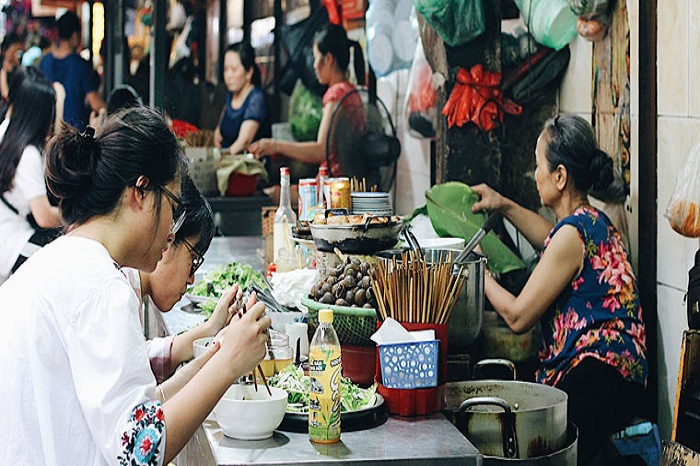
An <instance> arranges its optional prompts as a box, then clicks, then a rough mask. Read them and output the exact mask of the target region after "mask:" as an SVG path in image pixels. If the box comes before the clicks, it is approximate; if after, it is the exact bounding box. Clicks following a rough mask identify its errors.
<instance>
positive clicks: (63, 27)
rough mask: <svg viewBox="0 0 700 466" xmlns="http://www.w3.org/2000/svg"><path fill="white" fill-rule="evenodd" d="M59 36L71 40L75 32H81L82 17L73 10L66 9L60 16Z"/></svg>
mask: <svg viewBox="0 0 700 466" xmlns="http://www.w3.org/2000/svg"><path fill="white" fill-rule="evenodd" d="M57 24H58V38H59V39H61V40H70V38H71V37H73V34H74V33H76V32H77V33H78V34H80V29H81V28H80V18H78V15H76V14H75V13H73V12H72V11H66V12H65V13H63V15H61V17H60V18H58V22H57Z"/></svg>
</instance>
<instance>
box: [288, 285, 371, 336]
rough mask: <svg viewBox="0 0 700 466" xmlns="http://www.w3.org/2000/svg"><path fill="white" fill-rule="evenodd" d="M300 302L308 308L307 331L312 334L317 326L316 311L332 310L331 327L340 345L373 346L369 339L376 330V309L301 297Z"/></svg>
mask: <svg viewBox="0 0 700 466" xmlns="http://www.w3.org/2000/svg"><path fill="white" fill-rule="evenodd" d="M301 304H303V305H304V306H306V307H307V308H308V309H309V333H310V334H311V335H313V332H315V331H316V327H317V326H318V311H319V310H321V309H331V310H332V311H333V328H335V332H336V333H337V334H338V340H340V344H341V345H350V346H373V345H374V342H373V341H372V340H370V339H369V337H371V336H372V334H373V333H374V332H376V331H377V311H376V310H374V309H368V308H364V307H348V306H334V305H331V304H323V303H319V302H318V301H313V300H311V299H309V298H307V297H304V298H302V300H301Z"/></svg>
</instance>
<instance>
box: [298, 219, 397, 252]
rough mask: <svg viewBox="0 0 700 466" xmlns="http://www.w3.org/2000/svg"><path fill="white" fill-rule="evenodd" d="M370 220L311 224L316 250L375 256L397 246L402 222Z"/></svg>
mask: <svg viewBox="0 0 700 466" xmlns="http://www.w3.org/2000/svg"><path fill="white" fill-rule="evenodd" d="M371 219H372V218H368V219H367V221H366V222H365V223H355V224H348V225H322V224H316V223H315V222H311V223H310V224H309V226H310V227H311V236H313V238H314V243H315V244H316V249H318V250H319V251H324V252H333V251H334V250H335V248H338V250H340V252H343V253H346V254H373V253H375V252H377V251H381V250H383V249H389V248H392V247H394V246H395V245H396V243H397V242H398V238H399V233H400V232H401V229H402V227H403V224H402V222H401V220H394V221H391V220H390V221H387V222H381V223H372V222H371Z"/></svg>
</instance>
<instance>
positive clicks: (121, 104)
mask: <svg viewBox="0 0 700 466" xmlns="http://www.w3.org/2000/svg"><path fill="white" fill-rule="evenodd" d="M141 105H143V101H142V100H141V97H139V94H138V92H136V90H135V89H134V88H133V87H131V86H129V85H128V84H121V85H119V86H117V87H115V88H114V89H113V90H112V92H110V93H109V97H108V98H107V115H111V114H113V113H116V112H117V111H119V110H122V109H125V108H131V107H139V106H141Z"/></svg>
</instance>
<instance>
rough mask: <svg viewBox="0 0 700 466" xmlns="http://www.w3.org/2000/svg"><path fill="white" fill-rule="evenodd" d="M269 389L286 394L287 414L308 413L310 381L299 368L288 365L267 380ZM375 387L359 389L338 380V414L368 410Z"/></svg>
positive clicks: (373, 399)
mask: <svg viewBox="0 0 700 466" xmlns="http://www.w3.org/2000/svg"><path fill="white" fill-rule="evenodd" d="M267 381H268V384H269V385H270V386H271V387H277V388H281V389H282V390H284V391H286V392H287V394H288V397H287V412H291V413H308V412H309V389H310V386H311V379H310V378H309V376H308V375H304V371H303V370H301V368H299V367H297V366H295V365H294V364H290V365H289V366H287V367H285V368H284V369H283V370H282V371H280V372H279V373H277V374H275V375H273V376H272V377H270V378H269V379H268V380H267ZM376 391H377V386H376V385H372V386H371V387H369V388H360V387H358V386H357V385H355V384H354V383H352V382H351V381H350V379H348V378H346V377H342V378H341V379H340V412H342V413H345V412H349V411H358V410H360V409H365V408H370V407H372V406H374V403H375V398H376V397H375V392H376Z"/></svg>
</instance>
